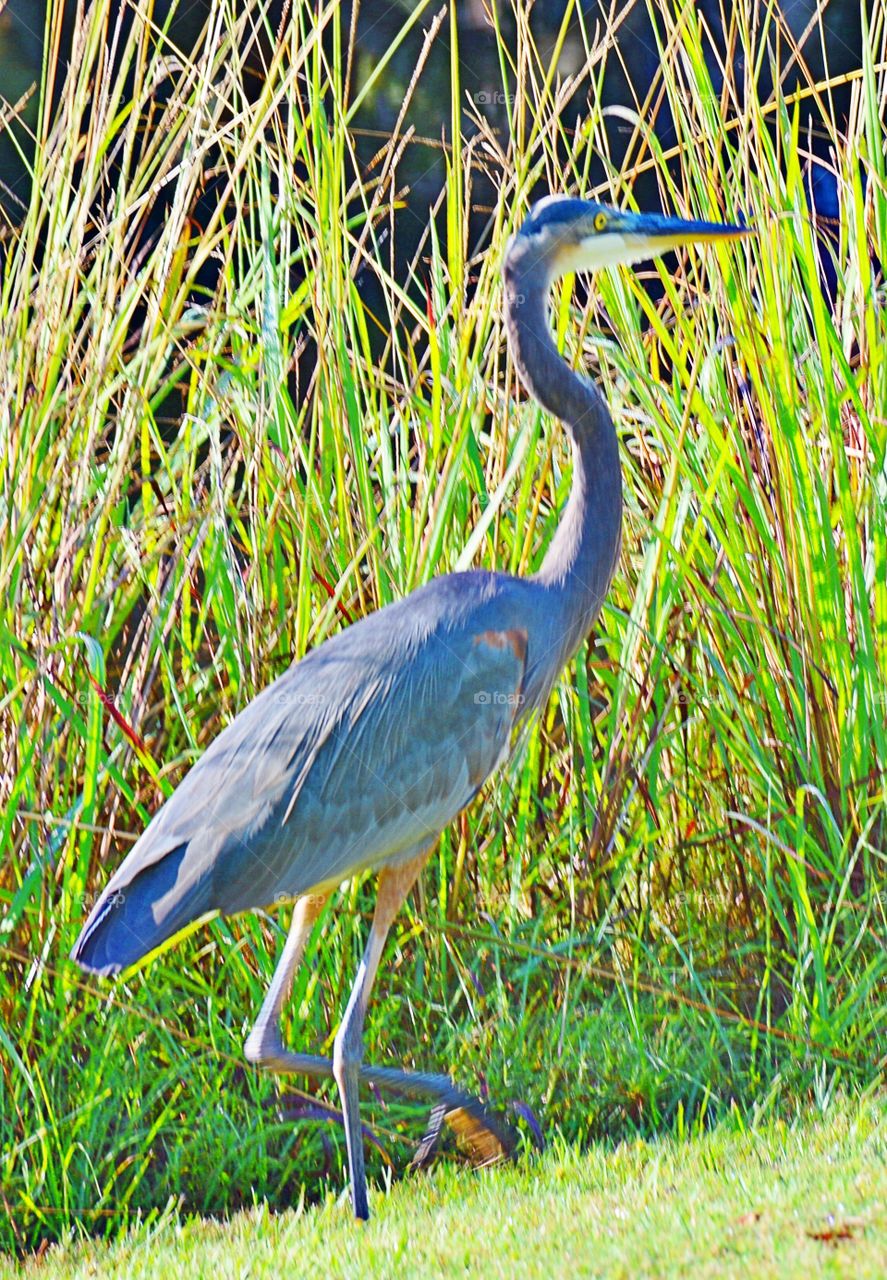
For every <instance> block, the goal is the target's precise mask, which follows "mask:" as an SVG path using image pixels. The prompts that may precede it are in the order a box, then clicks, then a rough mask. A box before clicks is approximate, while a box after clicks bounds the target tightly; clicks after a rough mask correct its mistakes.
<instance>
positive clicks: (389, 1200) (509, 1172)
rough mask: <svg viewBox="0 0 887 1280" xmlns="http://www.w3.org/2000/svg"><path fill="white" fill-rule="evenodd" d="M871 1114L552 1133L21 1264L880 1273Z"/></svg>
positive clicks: (883, 1253)
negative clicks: (310, 1197)
mask: <svg viewBox="0 0 887 1280" xmlns="http://www.w3.org/2000/svg"><path fill="white" fill-rule="evenodd" d="M883 1122H884V1107H883V1104H882V1103H878V1102H875V1101H872V1100H869V1101H866V1102H861V1103H853V1104H848V1103H843V1104H839V1105H836V1106H833V1107H832V1108H831V1109H830V1110H829V1111H828V1113H827V1115H826V1116H825V1117H824V1118H822V1117H820V1118H816V1119H810V1120H806V1121H804V1122H803V1123H798V1124H797V1125H794V1126H788V1125H786V1124H784V1123H782V1122H774V1123H770V1124H768V1125H766V1126H765V1127H761V1128H758V1129H742V1128H740V1127H738V1126H737V1125H736V1124H733V1123H731V1122H730V1121H726V1122H724V1123H722V1124H721V1125H720V1126H719V1127H718V1128H716V1129H715V1130H714V1131H712V1132H711V1133H707V1134H703V1135H702V1136H694V1137H687V1138H685V1139H684V1140H677V1139H671V1138H669V1139H662V1140H659V1141H654V1142H643V1141H634V1142H625V1143H621V1144H620V1145H618V1146H616V1147H615V1148H608V1147H607V1146H605V1145H603V1144H601V1145H598V1146H596V1147H594V1148H593V1149H592V1150H591V1151H588V1152H585V1153H580V1152H579V1151H578V1150H577V1149H575V1148H573V1147H569V1146H567V1145H566V1144H564V1143H561V1142H556V1143H555V1144H553V1145H552V1147H551V1148H550V1149H549V1151H548V1152H547V1153H546V1154H545V1155H544V1156H542V1157H541V1158H533V1157H528V1158H525V1159H523V1160H522V1161H520V1162H519V1163H518V1164H516V1165H513V1166H507V1167H499V1168H496V1169H492V1170H486V1171H480V1172H475V1171H472V1170H470V1169H466V1168H461V1167H456V1166H453V1165H438V1166H437V1167H436V1168H435V1169H434V1171H433V1172H432V1173H431V1174H430V1175H428V1176H423V1175H416V1176H414V1177H409V1178H407V1179H406V1180H405V1181H403V1182H401V1183H399V1184H398V1185H397V1186H395V1187H393V1188H392V1189H391V1190H390V1192H388V1193H387V1194H386V1193H384V1192H382V1191H377V1192H376V1193H375V1194H374V1195H373V1197H372V1200H371V1211H372V1213H373V1218H372V1219H371V1221H370V1222H369V1223H368V1224H366V1225H363V1224H358V1223H355V1222H354V1221H353V1220H352V1219H351V1215H350V1210H349V1206H348V1203H347V1199H346V1194H345V1192H343V1194H342V1195H341V1196H340V1197H338V1199H336V1198H334V1197H333V1196H330V1197H329V1199H328V1201H327V1203H326V1204H324V1205H322V1206H320V1207H317V1208H303V1209H298V1208H297V1209H293V1210H288V1211H286V1212H283V1213H270V1212H269V1211H268V1209H267V1207H265V1206H264V1205H263V1206H261V1207H259V1208H256V1209H254V1210H251V1211H249V1212H245V1213H240V1214H237V1215H235V1216H234V1217H232V1218H231V1219H230V1220H229V1221H226V1222H207V1221H204V1220H200V1219H196V1218H189V1219H187V1220H182V1219H181V1218H179V1216H178V1215H177V1214H176V1213H175V1211H170V1212H168V1213H166V1214H165V1215H163V1216H162V1217H161V1218H159V1219H156V1220H155V1221H154V1222H152V1223H150V1224H148V1225H145V1226H142V1227H140V1228H138V1229H136V1230H133V1231H131V1232H129V1233H127V1234H126V1235H124V1236H123V1237H122V1238H121V1239H120V1240H118V1241H117V1242H116V1243H113V1244H103V1243H100V1242H94V1241H88V1242H83V1243H77V1244H73V1243H72V1244H71V1245H70V1246H68V1247H62V1246H57V1247H53V1248H52V1249H50V1250H49V1251H48V1252H46V1253H45V1254H44V1255H43V1257H42V1258H41V1259H40V1261H39V1262H36V1261H35V1262H34V1263H32V1264H27V1266H26V1273H27V1274H34V1275H36V1274H39V1275H41V1276H43V1277H46V1278H47V1280H55V1277H62V1276H72V1277H73V1276H87V1275H96V1274H101V1275H115V1276H127V1277H143V1276H144V1277H148V1276H158V1277H166V1276H183V1275H184V1276H213V1277H216V1280H221V1277H227V1276H247V1275H248V1276H250V1277H255V1276H266V1275H267V1276H280V1275H292V1276H305V1275H324V1276H360V1277H362V1280H369V1278H370V1277H373V1276H385V1277H389V1276H423V1277H425V1276H436V1275H482V1276H507V1277H509V1278H510V1277H514V1276H520V1277H522V1278H525V1280H526V1278H529V1277H534V1276H540V1277H548V1276H551V1275H559V1276H648V1275H649V1276H657V1277H660V1276H672V1275H673V1276H681V1277H686V1276H739V1275H742V1276H749V1275H762V1276H771V1275H773V1276H777V1275H778V1276H805V1277H807V1276H814V1275H817V1276H818V1275H835V1276H844V1275H846V1276H851V1275H852V1276H854V1277H860V1278H861V1277H865V1276H873V1277H874V1276H877V1277H881V1276H883V1275H884V1270H885V1257H887V1230H885V1226H887V1221H885V1219H887V1215H885V1209H884V1206H885V1204H887V1168H885V1154H887V1140H885V1131H884V1127H883ZM7 1274H9V1275H11V1274H13V1272H12V1270H7V1269H6V1268H2V1267H0V1275H4V1276H5V1275H7Z"/></svg>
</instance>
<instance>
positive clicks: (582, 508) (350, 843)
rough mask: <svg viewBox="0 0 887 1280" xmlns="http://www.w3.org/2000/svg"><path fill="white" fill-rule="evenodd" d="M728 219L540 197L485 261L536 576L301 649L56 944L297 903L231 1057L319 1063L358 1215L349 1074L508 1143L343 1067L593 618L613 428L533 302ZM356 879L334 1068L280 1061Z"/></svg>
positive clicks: (441, 582) (357, 1136) (487, 1122)
mask: <svg viewBox="0 0 887 1280" xmlns="http://www.w3.org/2000/svg"><path fill="white" fill-rule="evenodd" d="M744 231H745V228H743V227H733V226H721V225H718V224H710V223H701V222H686V221H682V220H680V219H673V218H664V217H660V216H658V215H641V214H624V213H620V212H618V211H617V210H614V209H610V208H607V207H606V206H604V205H599V204H596V203H593V202H591V201H584V200H574V199H566V198H564V197H551V198H549V199H548V200H543V201H541V202H540V203H539V204H537V205H536V206H534V208H533V210H532V212H531V214H530V216H529V217H528V219H527V221H526V222H525V223H524V225H523V227H522V228H521V230H520V231H519V232H518V233H517V234H516V235H515V236H513V237H512V239H511V241H510V243H509V246H508V250H507V252H506V257H505V266H504V277H505V314H506V321H507V328H508V337H509V342H510V345H511V350H512V353H513V356H514V360H515V363H516V365H517V368H518V370H519V372H520V375H521V378H522V379H523V382H524V383H525V385H526V386H527V388H528V390H529V391H530V392H531V393H532V394H533V395H534V396H535V398H536V399H537V400H538V401H539V402H540V404H542V406H543V407H544V408H545V409H547V410H548V411H549V412H550V413H552V414H553V415H555V416H556V417H557V418H559V419H560V420H561V422H562V423H563V424H564V426H565V427H566V429H567V432H568V434H569V436H570V439H571V442H572V449H573V478H572V489H571V494H570V499H569V502H568V504H567V507H566V509H565V511H564V513H563V516H562V518H561V522H560V524H559V526H558V530H557V533H556V535H555V537H554V539H553V541H552V544H551V546H550V547H549V550H548V553H547V555H546V556H545V559H544V560H543V563H542V566H541V568H540V569H539V572H538V573H536V574H535V575H533V576H532V577H531V578H527V579H522V578H515V577H512V576H510V575H508V574H502V573H489V572H483V571H477V572H470V573H458V574H450V575H448V576H446V577H442V578H438V579H436V580H435V581H433V582H430V583H429V584H428V585H427V586H424V587H422V588H420V589H419V590H417V591H414V592H413V593H412V594H411V595H409V596H407V597H406V598H405V599H403V600H401V601H398V602H397V603H395V604H391V605H389V606H388V607H387V608H385V609H381V610H380V611H379V612H378V613H375V614H372V615H370V616H369V617H367V618H364V619H363V620H362V621H360V622H358V623H355V624H354V625H353V626H351V627H349V628H348V629H347V630H346V631H343V632H342V633H341V634H339V635H336V636H334V637H333V638H332V639H330V640H327V641H326V642H325V643H324V644H322V645H320V646H319V648H317V649H315V650H313V651H312V652H310V653H308V654H307V655H306V656H305V657H304V658H303V659H302V660H301V661H300V662H297V663H296V664H295V665H294V666H293V667H291V668H290V670H289V671H287V672H286V673H285V674H284V675H282V676H281V677H280V678H279V679H278V680H276V681H275V682H274V683H273V684H272V685H270V686H269V687H268V688H267V689H265V690H264V691H263V692H262V693H261V694H259V696H258V697H257V698H255V700H254V701H253V702H251V703H250V705H249V706H248V707H247V708H246V709H245V710H244V711H242V712H241V713H240V715H238V716H237V717H236V718H235V719H234V720H233V721H232V722H231V724H230V725H228V727H227V728H226V729H225V730H223V732H222V733H220V734H219V736H218V737H217V738H216V739H215V741H214V742H213V743H212V745H211V746H210V747H209V748H208V750H207V751H206V753H205V754H204V755H203V757H202V758H201V759H200V760H199V761H198V763H197V764H196V765H194V767H193V768H192V769H191V771H190V773H189V774H188V775H187V776H186V777H185V779H184V780H183V782H182V783H181V784H180V786H179V787H178V788H177V790H176V791H175V792H174V793H173V795H172V796H171V797H170V798H169V800H168V801H167V802H166V804H164V805H163V807H162V808H161V809H160V810H159V812H158V813H157V814H156V815H155V817H154V819H153V821H152V822H151V823H150V824H149V826H148V827H147V829H146V830H145V832H144V833H143V835H142V836H141V838H140V839H139V840H138V842H137V843H136V845H135V846H134V848H133V849H132V851H131V852H130V854H129V856H128V857H127V858H126V859H125V860H124V862H123V864H122V865H121V866H120V868H119V869H118V871H117V872H116V874H115V875H114V876H113V877H112V878H111V880H110V881H109V883H108V885H107V886H106V888H105V890H104V892H103V894H102V896H101V898H100V899H99V901H98V903H97V904H96V906H95V908H94V909H93V911H92V912H91V914H90V916H89V919H88V920H87V921H86V924H85V925H84V927H83V930H82V932H81V934H80V937H79V938H78V940H77V943H76V945H75V947H74V950H73V952H72V956H73V958H74V959H75V960H76V961H77V962H78V963H79V964H80V965H82V966H83V967H84V968H85V969H89V970H92V971H93V972H96V973H100V974H113V973H117V972H119V971H120V970H121V969H123V968H125V967H126V966H128V965H131V964H133V963H135V961H137V960H139V959H140V958H141V957H142V956H144V955H146V954H147V953H148V952H150V951H153V950H154V949H155V948H157V947H158V946H160V945H161V944H162V943H163V942H165V941H166V940H167V939H168V938H170V937H172V936H173V935H174V934H176V933H178V932H179V931H181V930H182V929H183V928H185V927H186V926H187V925H189V924H191V923H192V922H194V921H195V920H197V919H199V918H201V917H203V916H206V915H209V914H211V913H214V912H222V913H225V914H233V913H235V912H239V911H245V910H248V909H250V908H254V907H261V906H264V905H266V904H268V903H271V902H274V901H277V900H279V899H282V898H287V899H295V900H296V910H295V914H294V918H293V925H292V928H291V931H290V934H289V936H288V938H287V942H286V945H285V947H284V951H283V955H282V957H281V959H280V961H279V963H278V966H277V969H276V971H275V974H274V977H273V979H272V983H271V987H270V988H269V992H268V995H267V997H266V999H265V1003H264V1004H263V1006H262V1010H261V1012H260V1014H259V1017H258V1020H257V1022H256V1025H255V1027H254V1029H253V1031H252V1033H251V1034H250V1037H249V1039H248V1040H247V1044H246V1054H247V1057H248V1058H249V1059H250V1060H251V1061H253V1062H256V1063H258V1064H260V1065H263V1066H265V1067H267V1068H270V1069H272V1070H279V1071H306V1072H308V1073H310V1074H314V1075H329V1074H332V1075H334V1076H335V1078H336V1080H337V1082H338V1084H339V1089H340V1093H341V1097H342V1104H343V1112H344V1116H345V1127H346V1138H347V1142H348V1156H349V1165H350V1172H351V1184H352V1198H353V1204H354V1211H355V1213H356V1215H357V1216H358V1217H366V1216H367V1197H366V1185H365V1175H364V1168H363V1149H362V1140H361V1131H360V1118H359V1107H358V1096H357V1088H358V1079H359V1078H361V1077H362V1078H364V1079H370V1080H375V1081H376V1082H378V1083H381V1084H384V1085H386V1086H388V1087H390V1088H393V1089H396V1090H400V1091H402V1092H408V1093H427V1094H429V1095H431V1096H432V1097H434V1098H436V1099H437V1100H438V1102H439V1103H440V1104H441V1105H442V1106H444V1107H445V1108H447V1109H448V1110H449V1111H450V1113H451V1114H456V1113H458V1114H459V1115H461V1116H463V1118H464V1117H467V1118H468V1119H467V1121H466V1123H469V1124H470V1127H471V1128H472V1129H473V1131H474V1133H475V1136H477V1134H479V1133H480V1131H481V1130H482V1129H486V1130H488V1131H489V1132H490V1133H491V1134H492V1135H493V1136H494V1138H495V1139H497V1140H498V1141H500V1142H501V1143H502V1144H503V1145H505V1144H507V1134H506V1133H505V1131H504V1130H503V1128H502V1126H501V1125H499V1124H498V1122H497V1121H496V1120H495V1118H494V1117H493V1116H490V1115H489V1114H488V1113H487V1112H486V1111H485V1110H484V1109H483V1108H482V1107H480V1104H478V1103H477V1102H476V1101H474V1100H473V1099H470V1098H468V1097H467V1096H466V1095H464V1094H462V1093H460V1092H459V1091H458V1090H456V1089H455V1088H454V1087H453V1086H452V1084H451V1083H450V1082H449V1080H447V1079H446V1077H439V1076H430V1075H421V1074H413V1073H407V1072H401V1071H397V1070H394V1069H392V1068H377V1067H371V1066H364V1065H363V1064H362V1030H363V1019H364V1013H365V1010H366V1003H367V999H368V996H369V991H370V988H371V986H372V982H373V979H374V977H375V973H376V970H377V967H378V964H379V960H380V958H381V953H382V946H383V944H384V941H385V937H386V934H387V931H388V928H389V926H390V923H391V920H392V919H393V917H394V915H395V913H396V911H397V910H398V908H399V907H400V905H401V903H402V902H403V899H404V897H405V896H406V894H407V893H408V892H409V889H410V887H411V885H412V883H413V882H414V880H415V877H416V875H417V874H418V872H419V870H420V869H421V866H422V864H423V862H424V861H425V859H426V858H427V856H428V853H429V852H430V850H431V848H432V846H433V844H434V842H435V840H436V839H437V837H438V835H439V834H440V832H441V831H442V830H443V829H444V828H445V827H446V826H447V824H448V823H449V822H451V821H452V819H453V818H454V817H455V816H456V814H458V813H459V812H460V810H462V809H464V808H465V806H466V805H467V804H469V803H470V801H471V800H472V799H473V797H474V796H475V795H476V794H477V791H478V790H479V789H480V787H481V786H482V785H483V783H484V782H485V781H486V779H487V778H488V777H489V776H490V774H491V773H492V772H493V771H494V770H495V768H496V767H497V765H499V764H500V763H501V762H502V761H503V760H504V759H505V758H506V757H507V756H508V754H509V751H510V749H511V746H512V743H513V740H514V735H515V730H516V728H517V727H518V725H519V724H521V723H522V722H524V721H525V720H526V719H527V717H529V716H530V715H532V713H533V712H534V711H536V710H537V709H539V708H540V707H542V706H544V704H545V702H546V700H547V698H548V696H549V694H550V693H551V690H552V687H553V685H554V682H555V680H556V679H557V676H558V674H559V673H560V671H561V670H562V669H563V667H564V665H565V663H566V662H568V661H569V659H570V658H571V657H572V656H573V654H574V653H575V652H576V650H577V649H578V647H579V645H580V644H581V643H582V641H583V640H584V638H585V637H586V636H587V635H588V632H589V630H590V629H591V627H592V625H593V623H594V621H595V619H596V618H597V616H598V613H599V612H600V608H601V604H602V602H603V599H604V596H605V594H606V591H607V588H608V586H609V584H610V580H611V578H612V576H613V573H614V571H615V567H616V561H617V558H618V554H619V546H620V536H621V517H622V497H621V481H620V466H619V453H618V445H617V439H616V433H615V431H614V429H613V424H612V420H611V418H610V415H609V412H608V410H607V406H606V403H605V402H604V400H603V397H602V396H601V395H600V393H599V392H598V391H597V389H596V388H595V387H594V386H593V385H591V384H590V383H588V382H586V381H585V380H583V379H582V378H580V377H578V376H577V375H576V374H575V373H573V372H572V371H571V370H570V369H569V368H568V367H567V365H566V364H565V363H564V361H563V360H562V359H561V358H560V356H559V355H558V354H557V351H556V349H555V347H554V344H553V342H552V339H551V336H550V333H549V325H548V318H547V313H546V307H547V297H548V290H549V286H550V284H551V281H552V280H553V279H554V278H555V277H556V276H558V275H562V274H564V273H565V272H567V271H571V270H577V269H583V268H594V267H598V266H606V265H611V264H615V263H618V262H633V261H637V260H639V259H641V258H646V257H650V256H652V255H654V254H655V253H658V252H662V251H664V250H665V249H668V248H671V247H674V246H676V245H679V244H685V243H689V242H691V241H694V240H710V239H715V238H721V237H729V236H735V235H740V234H743V233H744ZM365 870H375V871H378V872H379V873H380V882H379V898H378V902H377V908H376V914H375V916H374V920H373V925H372V928H371V931H370V938H369V941H368V944H367V950H366V954H365V956H364V959H363V962H362V964H361V967H360V971H359V972H358V975H357V978H356V980H355V983H354V987H353V989H352V993H351V999H350V1000H349V1004H348V1008H347V1010H346V1012H345V1016H344V1019H343V1022H342V1026H341V1028H340V1030H339V1033H338V1035H337V1036H336V1041H335V1049H334V1055H333V1060H332V1062H329V1061H327V1060H325V1059H320V1058H314V1057H309V1056H307V1055H301V1054H294V1053H291V1052H289V1051H287V1050H286V1049H284V1048H283V1046H282V1044H281V1042H280V1034H279V1029H278V1022H279V1016H280V1011H281V1008H282V1005H283V1002H284V1000H285V999H286V996H287V993H288V990H289V985H290V982H291V979H292V974H293V971H294V969H295V967H296V965H297V964H298V963H299V961H300V959H301V956H302V953H303V950H304V947H305V943H306V941H307V938H308V935H309V933H310V930H311V926H312V923H313V921H314V919H315V918H316V916H317V914H318V912H319V910H320V909H321V907H322V905H323V903H324V902H325V900H326V898H327V897H328V895H329V893H330V892H331V891H332V890H333V889H334V888H335V887H336V886H337V885H338V884H339V883H340V882H341V881H342V880H344V879H346V878H348V877H349V876H352V875H355V874H356V873H358V872H361V871H365Z"/></svg>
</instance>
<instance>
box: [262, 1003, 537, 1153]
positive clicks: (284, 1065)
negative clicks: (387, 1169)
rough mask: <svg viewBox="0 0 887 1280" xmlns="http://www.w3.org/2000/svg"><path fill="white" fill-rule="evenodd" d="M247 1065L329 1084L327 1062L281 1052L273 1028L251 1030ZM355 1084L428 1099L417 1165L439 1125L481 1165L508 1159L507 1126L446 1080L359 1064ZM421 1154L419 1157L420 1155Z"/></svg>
mask: <svg viewBox="0 0 887 1280" xmlns="http://www.w3.org/2000/svg"><path fill="white" fill-rule="evenodd" d="M244 1053H245V1054H246V1057H247V1059H248V1061H250V1062H252V1063H253V1064H254V1065H255V1066H257V1067H261V1069H262V1070H263V1071H273V1072H275V1073H279V1074H281V1075H293V1074H295V1075H307V1076H311V1077H312V1078H313V1079H315V1080H329V1079H332V1078H333V1062H332V1059H331V1058H323V1057H320V1056H319V1055H317V1054H311V1053H293V1052H292V1051H291V1050H289V1049H285V1048H284V1046H283V1042H282V1041H281V1039H280V1034H279V1032H277V1030H276V1028H273V1027H268V1028H267V1029H265V1030H264V1032H263V1031H262V1030H261V1029H260V1028H258V1027H257V1028H255V1030H254V1031H253V1032H252V1033H251V1035H250V1037H249V1039H248V1040H247V1042H246V1045H245V1046H244ZM359 1076H360V1079H361V1080H362V1081H363V1082H364V1083H365V1084H372V1085H375V1086H376V1087H377V1088H378V1089H384V1090H386V1091H387V1092H388V1093H393V1094H396V1095H398V1096H399V1097H406V1098H420V1099H421V1098H431V1099H433V1100H434V1108H433V1110H432V1113H431V1117H430V1119H429V1124H428V1130H427V1132H426V1134H425V1138H424V1139H423V1142H422V1143H421V1145H420V1148H419V1153H420V1159H419V1163H420V1165H421V1164H422V1163H427V1161H428V1160H430V1158H431V1156H432V1154H433V1151H434V1148H435V1146H436V1143H437V1138H438V1137H439V1135H440V1130H441V1125H442V1122H443V1121H444V1120H445V1121H446V1123H447V1124H449V1125H450V1127H451V1128H452V1129H453V1130H454V1132H455V1133H456V1135H457V1137H459V1138H460V1139H462V1140H464V1141H465V1142H466V1143H467V1145H468V1146H469V1148H470V1149H471V1151H472V1153H473V1154H474V1155H475V1157H476V1159H477V1160H478V1162H479V1163H481V1164H490V1163H492V1162H494V1161H496V1160H502V1159H509V1158H510V1157H511V1156H513V1155H514V1152H515V1149H516V1146H517V1139H516V1136H515V1133H514V1131H513V1129H512V1128H511V1125H509V1124H508V1123H507V1122H506V1121H504V1120H502V1119H501V1118H500V1117H499V1116H497V1115H494V1114H493V1113H492V1112H491V1111H489V1110H488V1109H487V1108H486V1107H485V1106H484V1105H483V1103H482V1102H480V1101H479V1099H477V1098H475V1097H472V1095H471V1094H469V1093H465V1092H464V1091H463V1090H462V1089H457V1088H456V1086H455V1085H454V1084H453V1082H452V1080H451V1079H450V1078H449V1076H445V1075H440V1074H437V1073H435V1072H425V1071H401V1070H400V1069H399V1068H397V1067H376V1066H373V1065H372V1064H370V1063H362V1064H361V1066H360V1071H359ZM423 1151H424V1152H425V1154H424V1156H422V1155H421V1153H422V1152H423Z"/></svg>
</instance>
